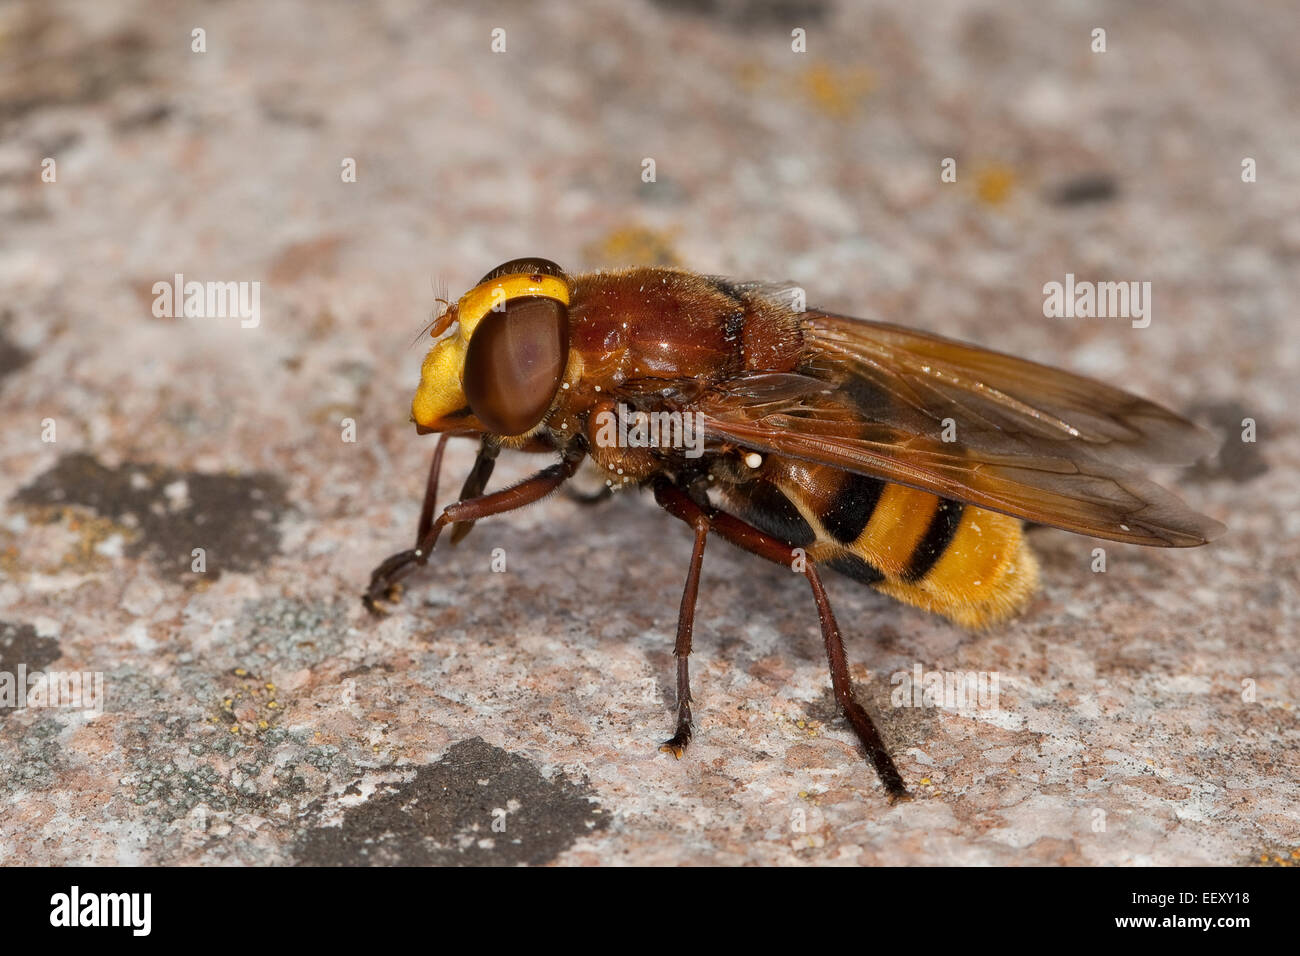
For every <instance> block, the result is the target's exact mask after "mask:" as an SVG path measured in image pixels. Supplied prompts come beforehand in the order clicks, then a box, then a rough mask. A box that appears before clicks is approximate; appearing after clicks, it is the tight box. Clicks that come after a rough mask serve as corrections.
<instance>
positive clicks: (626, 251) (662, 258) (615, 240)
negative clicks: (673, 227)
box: [582, 226, 681, 266]
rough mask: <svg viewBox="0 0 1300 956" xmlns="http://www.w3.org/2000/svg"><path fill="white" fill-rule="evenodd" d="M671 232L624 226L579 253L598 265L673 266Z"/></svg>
mask: <svg viewBox="0 0 1300 956" xmlns="http://www.w3.org/2000/svg"><path fill="white" fill-rule="evenodd" d="M675 238H676V237H675V235H674V234H673V233H668V232H660V231H658V230H655V229H647V228H645V227H643V226H625V227H623V228H621V229H615V230H614V231H612V232H610V233H608V234H607V235H606V236H605V237H604V238H603V239H599V240H597V241H596V242H591V243H588V244H587V245H585V246H583V248H582V254H583V255H584V256H586V257H587V259H589V260H590V261H591V262H593V263H595V264H597V265H599V266H676V265H680V264H681V260H679V259H678V258H677V253H676V251H675V250H674V249H673V241H674V239H675Z"/></svg>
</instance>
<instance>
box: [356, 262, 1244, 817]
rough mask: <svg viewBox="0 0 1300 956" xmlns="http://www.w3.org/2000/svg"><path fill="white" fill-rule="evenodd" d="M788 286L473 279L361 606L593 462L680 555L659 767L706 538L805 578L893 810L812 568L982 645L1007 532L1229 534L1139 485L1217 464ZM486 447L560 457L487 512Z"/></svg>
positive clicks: (454, 308) (1158, 410)
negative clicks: (471, 446) (442, 542)
mask: <svg viewBox="0 0 1300 956" xmlns="http://www.w3.org/2000/svg"><path fill="white" fill-rule="evenodd" d="M791 290H792V287H790V286H782V285H775V284H767V283H760V282H733V281H731V280H727V279H722V278H717V277H714V276H702V275H696V274H694V273H691V272H687V271H684V270H679V269H666V268H634V269H626V270H621V271H615V272H594V273H587V274H583V275H574V276H570V275H567V274H566V273H565V272H564V270H562V269H561V268H560V267H559V266H557V265H556V264H555V263H553V262H550V261H548V260H545V259H516V260H513V261H511V262H507V263H505V264H504V265H502V266H499V267H497V268H496V269H493V270H492V271H491V272H489V273H488V274H487V275H485V276H484V277H483V279H482V280H481V281H480V282H479V283H478V284H477V285H476V286H475V287H474V288H473V289H471V290H470V291H469V292H467V293H466V294H465V295H464V296H462V297H461V299H460V300H459V301H458V302H457V303H456V304H454V305H451V306H450V307H449V308H448V309H447V311H446V312H445V313H444V314H443V315H442V316H440V317H439V319H437V320H436V321H435V323H434V326H433V328H432V330H431V335H432V337H433V338H434V339H435V340H436V341H435V343H434V345H433V346H432V347H431V348H430V350H429V353H428V355H427V357H426V358H425V360H424V365H423V368H422V371H421V378H420V384H419V387H418V389H417V390H416V393H415V398H414V401H413V402H412V407H411V413H412V414H411V417H412V420H413V421H414V423H415V425H416V430H417V431H418V432H419V433H420V434H428V433H430V432H437V433H440V434H441V436H442V437H441V439H440V440H439V442H438V445H437V448H436V450H435V451H434V454H433V463H432V467H431V468H430V471H429V477H428V483H427V485H426V491H425V497H424V506H423V509H422V512H421V515H420V521H419V527H418V530H417V533H416V544H415V547H414V548H413V549H411V550H408V551H403V552H400V553H398V554H395V555H393V556H392V557H390V558H388V560H386V561H384V562H383V563H382V564H381V565H379V567H378V568H376V569H375V571H374V573H373V574H372V576H371V579H370V586H369V588H368V590H367V591H366V594H365V596H364V601H365V604H366V606H367V607H368V608H369V609H370V610H371V611H372V612H375V613H379V612H380V607H379V602H381V601H388V600H393V599H395V597H396V596H397V594H398V590H399V589H398V588H397V585H398V582H399V581H400V580H401V579H402V578H403V577H405V576H406V575H407V574H408V573H409V572H411V571H412V570H414V569H415V568H416V567H418V566H420V565H424V564H426V563H428V560H429V555H430V554H431V553H432V551H433V549H434V546H435V545H436V544H437V543H438V539H439V536H440V535H441V534H442V532H443V530H444V529H446V528H447V526H448V525H451V526H452V528H453V530H452V532H451V534H452V542H453V543H454V542H456V541H457V540H459V539H460V538H462V537H464V535H465V534H467V533H468V532H469V530H470V528H471V526H472V525H473V523H474V522H475V521H477V520H479V519H480V518H485V517H488V516H489V515H497V514H502V513H504V512H507V511H512V510H514V509H516V508H520V507H523V506H524V505H528V504H531V503H532V502H535V501H538V500H539V499H541V498H543V497H544V496H546V495H548V494H550V493H551V492H553V491H555V490H556V489H557V488H559V487H560V486H561V485H563V484H564V482H565V481H567V480H568V479H569V478H571V477H572V476H573V475H574V473H575V472H576V471H577V469H578V466H579V464H580V463H581V462H582V461H583V460H584V459H588V458H589V459H591V460H592V461H594V463H595V464H596V465H597V466H598V467H599V468H600V469H601V471H602V473H603V474H605V475H606V485H607V487H608V488H609V489H611V490H616V489H620V488H624V487H628V486H631V487H645V488H649V489H650V490H652V491H653V493H654V497H655V501H656V502H657V503H658V504H659V505H660V506H661V507H662V508H664V509H665V510H666V511H667V512H668V513H669V514H671V515H672V516H673V517H675V518H678V519H680V520H682V521H684V522H685V523H686V524H687V525H689V526H690V528H691V530H692V532H693V533H694V539H695V540H694V547H693V549H692V552H691V559H690V564H689V570H688V572H687V576H686V586H685V591H684V593H683V596H682V604H681V612H680V615H679V617H678V622H677V639H676V644H675V647H674V655H675V657H676V661H677V725H676V731H675V733H674V734H673V736H672V738H671V739H669V740H668V741H667V742H666V743H664V744H663V746H662V748H661V749H663V750H665V751H668V752H670V753H672V754H674V755H675V756H677V757H680V756H681V755H682V753H683V752H684V751H685V749H686V746H687V744H688V743H689V742H690V740H691V734H692V724H691V691H690V679H689V671H688V665H687V662H688V659H689V655H690V652H691V638H692V631H693V627H694V618H695V599H696V594H697V592H698V587H699V579H700V568H701V564H702V561H703V558H704V546H705V542H706V541H707V540H708V539H709V537H710V536H711V535H716V536H718V537H721V538H723V539H724V540H726V541H729V542H731V543H732V544H734V545H737V546H739V547H740V548H742V549H744V550H746V551H750V552H752V553H754V554H756V555H758V556H759V557H762V558H767V559H768V560H770V561H775V562H777V563H780V564H784V565H786V566H788V567H791V568H793V569H795V570H800V571H802V573H803V575H804V576H805V577H806V578H807V580H808V584H809V585H810V587H811V589H812V595H813V599H814V601H815V603H816V606H817V612H818V616H819V617H820V620H821V631H822V638H823V640H824V642H825V646H826V655H827V658H828V660H829V663H830V672H831V684H832V686H833V688H834V692H835V697H836V700H837V702H838V704H839V706H840V708H841V710H842V711H843V713H844V715H845V716H846V717H847V718H848V721H849V723H850V725H851V726H852V727H853V730H854V731H855V733H856V734H857V737H858V739H859V740H860V741H861V743H862V746H863V747H864V749H865V751H866V753H867V755H868V757H869V758H870V759H871V761H872V763H873V764H874V765H875V768H876V771H877V773H878V774H879V776H880V779H881V782H882V783H883V784H884V787H885V790H886V792H887V794H888V796H889V798H890V800H891V801H893V800H896V799H898V798H902V797H906V796H908V793H907V789H906V787H905V785H904V783H903V779H902V777H901V776H900V774H899V772H898V769H897V767H896V766H895V765H894V761H893V760H892V758H891V757H890V755H889V753H888V751H887V749H886V747H885V745H884V743H883V742H882V740H881V737H880V734H879V733H878V732H877V730H876V728H875V725H874V724H873V723H872V720H871V717H870V716H869V715H868V713H867V711H866V710H865V709H864V708H863V707H862V706H861V705H860V704H859V703H858V702H857V701H856V700H855V699H854V696H853V691H852V687H851V684H850V680H849V669H848V665H847V663H846V661H845V655H844V646H843V643H842V641H841V639H840V632H839V627H838V625H837V624H836V622H835V616H834V614H832V612H831V608H830V604H829V603H828V601H827V598H826V592H825V590H824V589H823V587H822V582H821V577H820V574H819V570H820V569H821V568H823V567H824V568H830V569H831V570H834V571H838V572H840V573H841V574H844V575H847V576H848V577H850V578H853V579H854V580H857V581H859V582H861V583H863V584H868V585H870V586H872V587H874V588H876V589H877V590H879V591H882V592H884V593H885V594H888V595H891V596H892V597H895V598H897V599H899V600H901V601H905V602H907V603H908V604H912V605H915V606H917V607H920V608H923V609H925V610H927V611H932V612H935V613H937V614H941V615H943V616H945V617H947V618H949V619H951V620H952V621H955V622H956V623H958V624H961V625H964V626H967V627H974V628H979V627H984V626H987V625H990V624H993V623H996V622H998V621H1001V620H1003V619H1005V618H1007V617H1008V616H1010V615H1012V614H1014V613H1015V612H1016V611H1018V610H1019V609H1020V608H1021V607H1022V606H1023V605H1024V604H1025V602H1026V600H1027V599H1028V597H1029V595H1030V594H1031V593H1032V591H1033V590H1034V588H1035V585H1036V583H1037V580H1038V567H1037V564H1036V562H1035V559H1034V556H1033V554H1032V552H1031V551H1030V549H1029V546H1028V543H1027V542H1026V540H1025V539H1024V537H1023V535H1022V526H1023V523H1024V522H1025V521H1030V522H1037V523H1039V524H1044V525H1050V526H1053V527H1057V528H1063V529H1065V530H1067V531H1074V532H1077V533H1080V534H1087V535H1092V536H1094V537H1099V538H1108V539H1111V540H1115V541H1126V542H1130V543H1134V544H1143V545H1153V546H1156V547H1189V546H1194V545H1199V544H1204V543H1205V542H1206V541H1208V540H1210V539H1211V538H1213V537H1214V536H1215V535H1216V534H1218V533H1219V532H1221V531H1222V530H1224V529H1223V526H1222V525H1221V524H1219V523H1218V522H1216V521H1214V520H1212V519H1210V518H1207V517H1205V516H1203V515H1200V514H1197V513H1196V512H1194V511H1192V510H1191V509H1189V508H1188V507H1187V506H1186V505H1184V504H1183V503H1182V502H1181V501H1179V500H1178V499H1177V498H1175V497H1174V496H1173V495H1171V494H1170V493H1169V492H1167V491H1165V490H1163V489H1162V488H1160V487H1159V486H1157V485H1155V484H1153V483H1152V482H1150V481H1148V480H1147V479H1145V478H1143V477H1141V476H1140V474H1139V472H1140V469H1141V468H1142V466H1144V465H1147V464H1152V463H1158V462H1178V461H1191V460H1194V459H1195V458H1196V457H1197V456H1198V455H1200V454H1202V453H1204V452H1206V451H1208V450H1210V449H1211V448H1212V447H1213V444H1214V442H1213V439H1212V438H1211V436H1210V435H1209V434H1208V433H1206V432H1204V431H1202V430H1201V429H1199V428H1198V427H1197V426H1195V425H1193V424H1192V423H1190V422H1188V421H1185V420H1184V419H1182V418H1180V417H1179V416H1177V415H1175V414H1174V413H1172V412H1170V411H1168V410H1166V409H1164V408H1162V407H1160V406H1159V405H1155V404H1153V403H1152V402H1149V401H1146V400H1144V399H1142V398H1138V397H1137V396H1135V395H1131V394H1129V393H1128V392H1124V391H1121V390H1119V389H1117V388H1112V387H1111V386H1109V385H1104V384H1102V383H1100V382H1097V381H1093V380H1091V379H1087V378H1083V377H1081V376H1078V375H1073V374H1070V373H1068V372H1063V371H1059V370H1057V369H1052V368H1048V367H1046V366H1043V365H1038V364H1036V363H1034V362H1028V361H1025V360H1023V359H1018V358H1013V357H1011V356H1009V355H1004V354H1001V353H998V352H993V351H989V350H986V349H982V348H978V347H976V346H973V345H966V344H963V343H961V342H956V341H953V340H950V339H945V338H940V337H939V336H935V335H930V334H927V333H924V332H918V331H915V330H912V329H907V328H903V327H901V326H897V325H890V324H885V323H882V322H873V321H864V320H860V319H853V318H849V317H846V316H841V315H834V314H831V313H829V312H824V311H819V310H799V309H796V307H795V300H794V299H793V296H792V294H791ZM665 415H666V416H669V419H668V420H669V422H670V423H671V422H672V421H673V419H672V418H671V416H673V415H678V416H689V418H685V417H684V418H683V419H682V421H683V422H689V423H691V424H693V426H694V429H695V435H696V437H698V438H700V439H701V440H700V441H699V442H698V443H697V444H695V445H694V446H692V447H685V442H682V441H678V442H672V441H669V442H663V441H661V442H658V443H650V442H646V441H632V440H631V439H630V437H628V436H631V435H632V434H633V432H632V431H628V430H627V429H623V430H616V429H611V428H608V427H607V426H608V425H609V424H610V423H611V422H613V421H620V422H624V423H626V422H627V421H629V420H634V421H636V422H637V423H638V424H644V421H645V420H646V419H647V418H649V417H651V416H665ZM620 416H621V417H620ZM669 431H670V432H671V433H672V434H674V435H677V436H678V437H681V436H682V435H685V434H686V431H685V429H684V428H683V429H682V431H680V432H673V430H672V429H671V428H670V429H669ZM452 435H465V436H472V437H477V438H478V439H479V440H480V447H479V452H478V457H477V459H476V461H475V464H474V466H473V468H472V470H471V472H470V475H469V477H468V478H467V479H466V481H465V484H464V487H463V488H462V490H461V494H460V498H459V500H458V501H456V502H455V503H453V504H450V505H448V506H447V507H445V508H443V509H442V511H441V512H440V513H438V514H437V517H436V518H435V517H434V512H435V500H436V495H437V486H438V477H439V472H440V469H441V464H442V453H443V447H444V445H445V443H446V440H447V438H448V437H449V436H452ZM611 435H612V436H615V438H617V437H618V436H623V437H624V438H625V439H626V440H611ZM641 437H642V438H644V435H642V436H641ZM661 437H662V436H661ZM502 448H506V449H515V450H520V451H527V452H550V453H553V454H557V455H558V456H559V461H558V462H557V463H555V464H552V465H551V466H549V467H547V468H544V469H543V470H541V471H539V472H538V473H537V474H536V475H534V476H533V477H531V478H528V479H526V480H524V481H522V482H520V483H518V484H516V485H514V486H512V487H510V488H506V489H504V490H501V491H496V492H492V493H491V494H487V493H485V490H486V486H487V482H488V479H489V477H490V475H491V473H492V469H493V464H494V462H495V460H496V457H497V454H498V452H499V451H500V449H502Z"/></svg>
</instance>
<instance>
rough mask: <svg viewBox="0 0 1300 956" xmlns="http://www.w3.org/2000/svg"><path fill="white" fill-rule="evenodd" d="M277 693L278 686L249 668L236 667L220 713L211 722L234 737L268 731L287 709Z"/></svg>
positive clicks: (229, 675) (229, 678)
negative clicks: (239, 734) (240, 734)
mask: <svg viewBox="0 0 1300 956" xmlns="http://www.w3.org/2000/svg"><path fill="white" fill-rule="evenodd" d="M275 690H276V688H275V684H273V683H272V682H270V681H266V680H262V679H261V678H259V677H258V676H257V675H255V674H251V673H249V671H248V670H247V669H246V668H243V667H236V668H233V669H232V670H230V671H228V672H227V674H226V692H225V694H224V696H223V697H222V698H221V702H220V704H219V705H218V708H217V711H218V713H217V715H216V716H214V717H209V718H208V720H209V721H210V722H212V723H217V724H221V725H224V726H225V727H226V728H227V729H228V730H229V731H230V732H231V733H232V734H238V733H244V732H246V733H251V734H259V733H262V732H264V731H266V730H269V729H270V728H271V725H272V722H273V721H274V720H275V718H276V717H277V716H279V714H280V713H282V712H283V710H284V706H283V705H282V704H281V703H280V701H279V700H278V699H277V697H276V693H275Z"/></svg>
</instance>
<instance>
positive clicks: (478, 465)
mask: <svg viewBox="0 0 1300 956" xmlns="http://www.w3.org/2000/svg"><path fill="white" fill-rule="evenodd" d="M500 451H501V446H500V445H498V444H497V443H496V442H495V441H489V440H488V439H486V438H484V439H483V441H482V442H481V443H480V444H479V446H478V455H477V456H476V457H475V458H474V467H473V468H471V469H470V470H469V474H468V475H467V476H466V477H465V484H464V485H462V486H461V489H460V498H459V500H460V501H465V500H466V499H468V498H477V497H479V496H480V495H481V494H483V491H484V489H486V488H487V483H488V479H489V478H491V477H492V469H493V468H495V467H496V464H497V454H498V453H499V452H500ZM473 527H474V522H472V521H466V522H464V523H461V524H457V525H456V527H454V528H452V529H451V543H452V544H459V543H460V542H461V541H462V540H464V538H465V535H467V534H469V532H470V529H471V528H473ZM425 531H428V529H427V528H426V529H425ZM415 543H416V545H417V546H418V545H419V543H420V539H419V538H417V539H416V542H415Z"/></svg>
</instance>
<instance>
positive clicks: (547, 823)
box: [295, 737, 606, 866]
mask: <svg viewBox="0 0 1300 956" xmlns="http://www.w3.org/2000/svg"><path fill="white" fill-rule="evenodd" d="M591 794H592V791H591V790H590V789H589V788H588V787H587V786H586V785H585V784H576V783H573V782H571V781H569V780H566V779H564V778H563V777H559V778H556V779H554V780H547V779H546V778H545V777H543V776H542V775H541V773H539V772H538V770H537V768H536V767H535V766H534V765H533V764H532V763H530V762H529V761H527V760H525V759H524V758H523V757H520V756H518V755H516V754H512V753H509V752H507V751H505V750H502V749H501V748H499V747H494V746H492V745H491V744H488V743H486V742H484V741H483V740H482V739H481V738H478V737H474V738H472V739H470V740H465V741H462V742H461V743H458V744H456V745H455V746H453V747H451V749H449V750H448V751H447V754H446V756H444V757H443V758H442V759H441V760H439V761H438V762H437V763H434V764H430V765H429V766H426V767H421V768H420V769H419V770H418V771H417V772H416V775H415V779H413V780H412V781H411V782H410V783H407V784H403V785H401V786H399V787H396V788H394V789H392V790H390V791H389V792H388V793H384V794H381V795H376V796H374V797H372V798H371V799H370V800H368V801H367V802H366V803H364V804H362V805H361V806H359V807H355V808H353V809H351V810H348V811H347V813H345V814H344V817H343V825H342V826H341V827H320V828H318V829H315V830H312V831H310V832H308V833H307V834H306V835H305V836H304V837H303V838H302V839H301V840H300V841H299V843H298V846H297V852H296V853H295V857H296V859H297V861H298V862H299V863H300V864H306V865H313V866H350V865H365V864H400V865H405V866H428V865H437V866H447V865H452V866H456V865H459V866H515V865H518V864H521V863H527V864H540V863H548V862H550V861H551V860H553V859H555V858H556V857H557V856H559V855H560V854H561V853H562V852H564V851H565V850H566V849H568V848H569V847H570V846H572V845H573V843H574V842H575V841H576V840H577V839H578V838H579V837H581V836H582V835H584V834H586V833H590V832H591V831H593V830H595V829H602V828H604V826H605V825H606V820H605V818H604V816H602V815H601V814H600V812H599V811H598V809H597V807H596V806H595V804H594V803H593V802H592V801H591V799H590V797H591ZM503 811H504V813H503ZM494 823H496V826H497V828H498V829H496V830H494V829H493V824H494ZM503 825H504V830H501V829H500V828H501V827H502V826H503Z"/></svg>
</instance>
